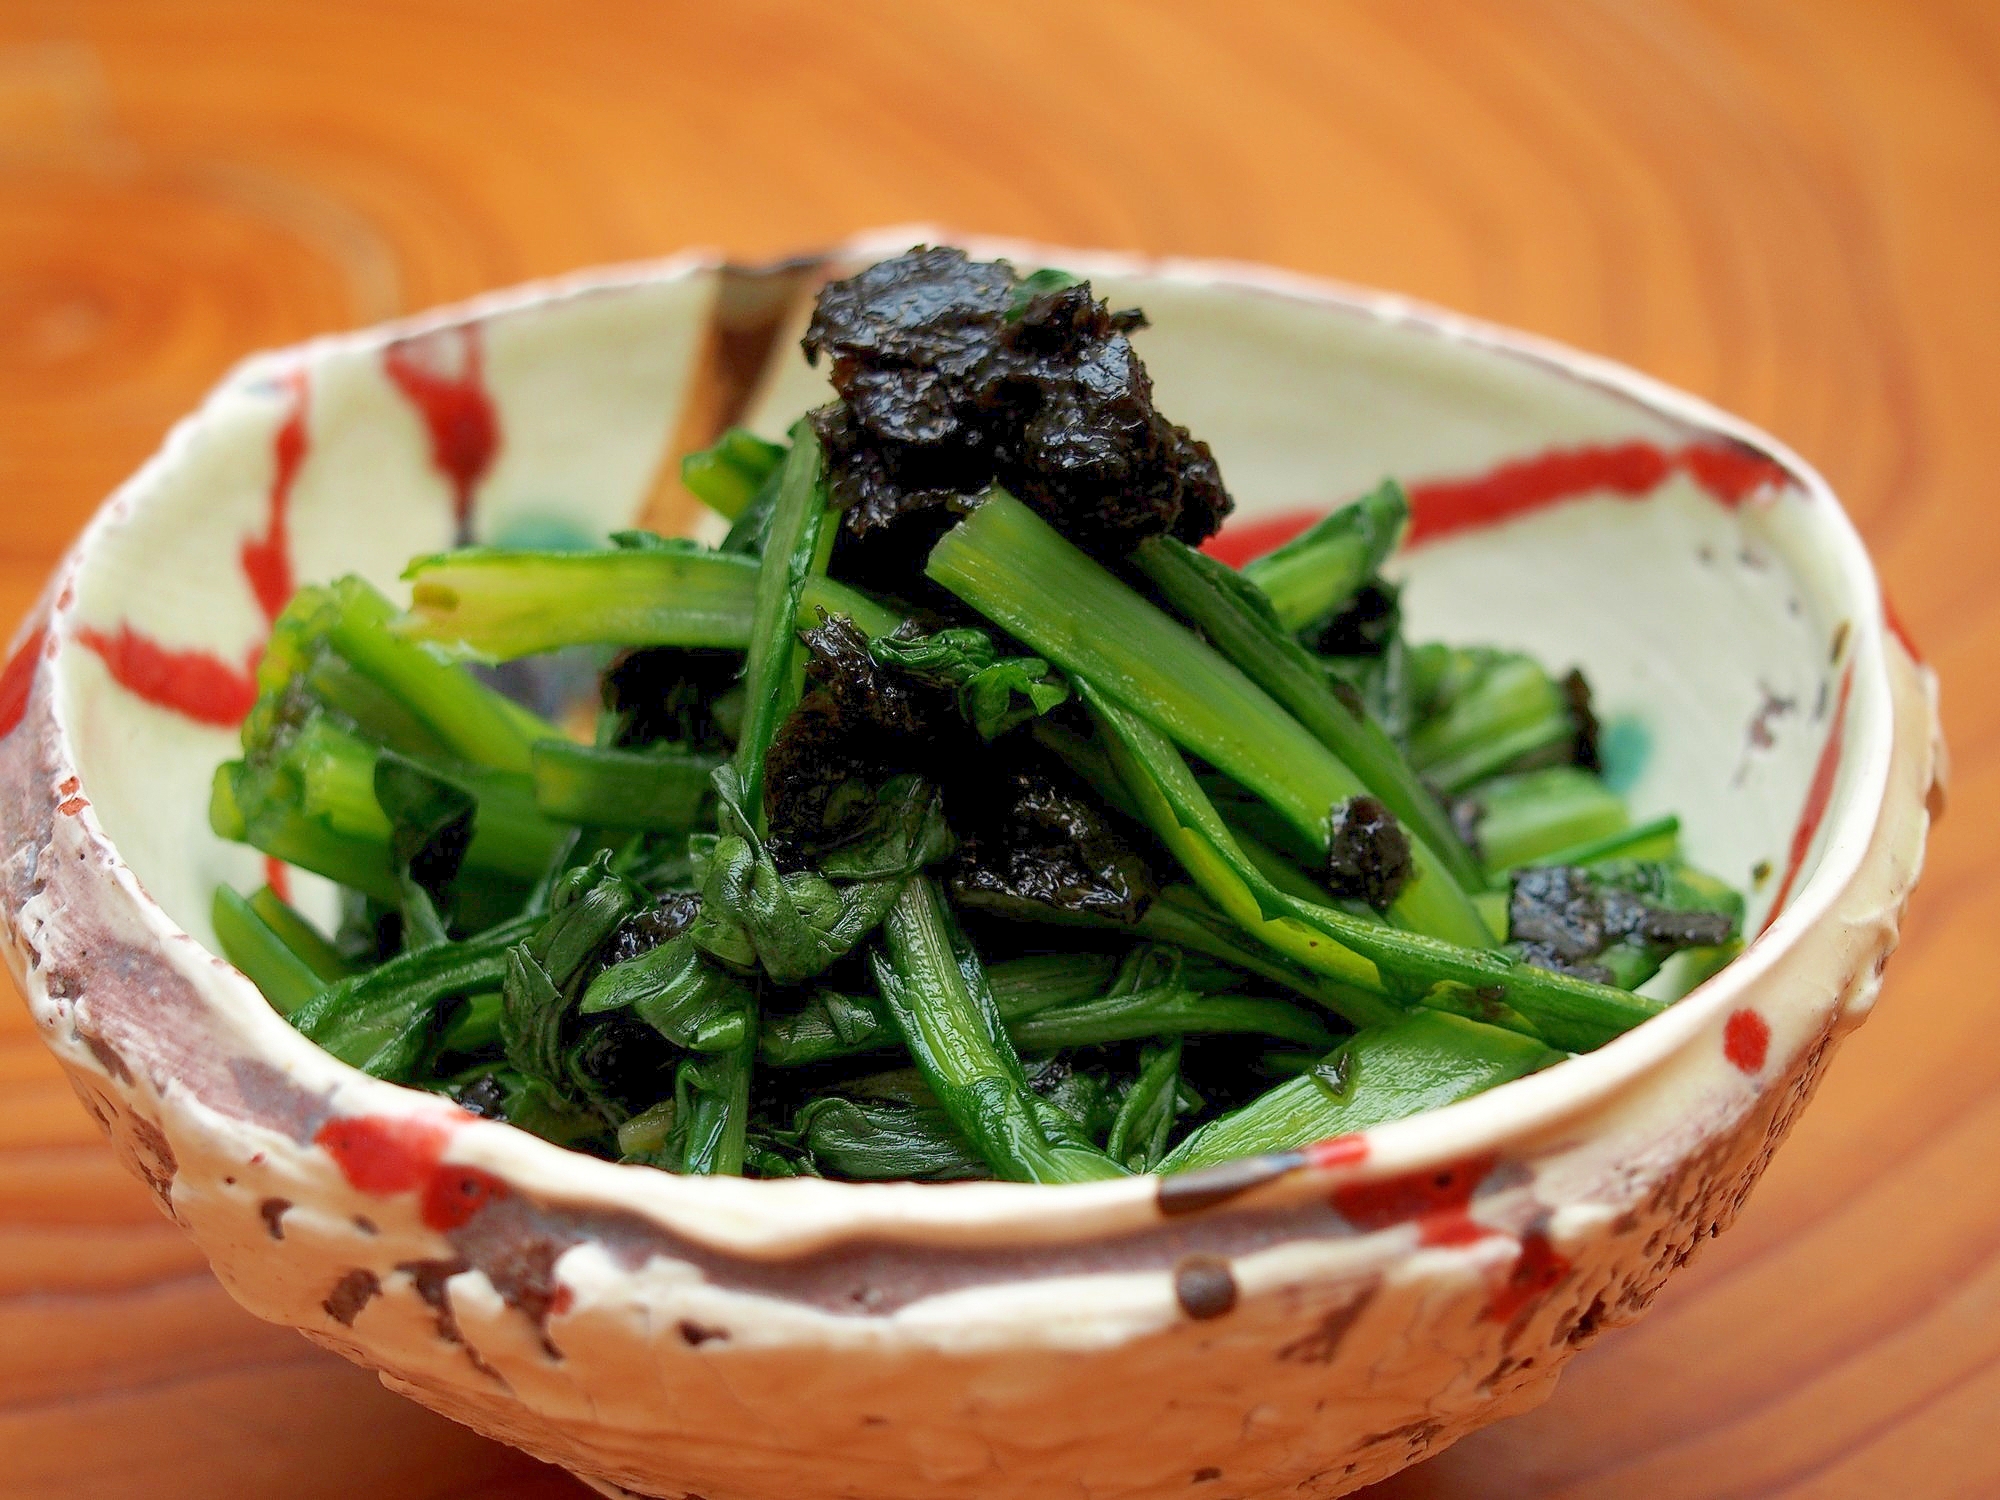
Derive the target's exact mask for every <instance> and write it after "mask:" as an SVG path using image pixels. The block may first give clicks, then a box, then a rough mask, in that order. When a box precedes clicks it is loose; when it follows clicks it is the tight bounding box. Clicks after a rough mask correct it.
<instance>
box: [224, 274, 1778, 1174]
mask: <svg viewBox="0 0 2000 1500" xmlns="http://www.w3.org/2000/svg"><path fill="white" fill-rule="evenodd" d="M1144 327H1145V317H1144V315H1143V314H1142V313H1140V312H1138V311H1136V310H1122V309H1114V308H1112V307H1111V306H1110V305H1109V304H1108V303H1107V302H1105V301H1103V300H1101V299H1099V298H1098V297H1097V296H1096V295H1095V294H1094V293H1093V291H1092V289H1091V287H1090V285H1089V283H1087V282H1084V281H1079V280H1077V279H1076V278H1074V277H1071V276H1069V275H1066V274H1064V273H1063V272H1061V271H1058V270H1038V271H1035V272H1033V273H1032V274H1027V275H1023V274H1022V273H1020V272H1019V271H1017V270H1016V269H1015V268H1014V267H1012V266H1010V265H1008V264H1007V263H1005V262H1001V261H994V262H976V261H972V260H970V259H968V258H967V257H966V256H965V255H964V254H963V253H962V252H961V251H958V250H954V249H950V248H947V247H930V248H927V247H918V248H917V249H914V250H912V251H910V252H909V253H908V254H906V255H902V256H897V257H895V258H893V259H890V260H886V261H883V262H881V263H880V264H877V265H874V266H870V267H867V268H864V269H862V270H861V271H859V272H858V273H856V274H855V275H853V276H850V277H847V278H845V279H843V280H837V281H833V282H830V283H829V284H828V285H827V286H825V287H824V288H823V289H822V291H821V292H820V294H819V298H818V301H817V304H816V306H815V308H814V312H813V316H812V318H811V321H810V323H809V325H808V328H807V331H806V335H805V339H804V351H803V352H804V356H805V358H806V359H807V360H809V361H812V362H815V363H817V364H819V365H820V366H821V367H822V368H823V369H824V370H825V372H826V374H827V376H828V378H829V381H830V385H831V395H832V399H831V400H830V401H829V402H828V403H827V404H826V405H824V406H821V407H819V408H817V409H815V410H813V411H811V412H807V413H805V414H803V415H802V416H801V417H800V418H799V419H798V421H797V422H795V423H794V425H793V426H792V428H791V430H790V431H789V433H787V434H786V435H785V437H784V439H783V440H782V441H773V440H772V439H770V438H767V437H761V436H757V435H754V434H752V433H749V432H745V431H741V430H732V431H730V432H726V433H723V434H722V435H721V436H720V437H718V438H717V440H716V441H715V442H714V443H713V444H712V445H711V446H709V447H708V448H706V449H703V450H702V451H700V452H697V453H693V454H690V455H688V456H687V458H686V459H685V460H684V461H683V464H682V475H683V478H684V480H685V482H686V484H687V486H688V487H689V489H691V490H692V491H693V492H694V493H696V494H697V495H699V496H700V497H701V498H702V499H703V500H704V501H706V502H707V503H708V504H709V505H711V506H712V507H713V508H714V509H715V510H716V512H717V513H718V514H719V515H720V516H721V517H722V518H723V520H724V521H725V522H726V523H727V527H728V529H727V534H726V536H725V538H724V540H723V541H722V542H721V543H720V544H719V545H717V546H714V547H707V546H701V545H698V544H696V543H692V542H687V541H678V540H672V539H667V538H662V537H658V536H654V535H651V534H648V533H644V532H622V533H618V534H616V535H613V536H612V537H610V538H608V539H607V541H606V544H605V546H603V547H602V548H600V549H598V550H595V551H588V552H566V553H554V552H533V551H510V550H505V549H496V548H480V547H468V548H462V549H460V550H458V551H455V552H451V553H446V554H442V555H440V556H435V557H424V558H419V559H417V560H416V561H414V562H413V563H412V564H411V565H410V568H409V571H408V573H407V575H406V576H407V579H408V581H409V584H410V607H409V609H408V610H407V611H398V610H397V609H396V607H395V606H394V605H393V604H391V603H390V601H389V600H388V599H387V598H385V597H384V596H383V595H382V594H380V593H379V592H377V591H376V590H375V589H374V588H372V587H371V586H369V585H368V584H367V583H365V582H363V581H362V580H360V579H358V578H343V579H338V580H335V581H334V582H332V583H329V584H325V585H312V586H309V587H307V588H304V589H302V590H300V591H299V593H298V595H297V596H296V597H295V598H294V599H293V600H292V601H291V603H290V604H289V605H288V607H287V608H286V609H285V611H284V613H283V615H282V616H281V617H280V619H279V621H278V622H277V626H276V628H275V629H274V631H273V633H272V638H271V643H270V646H269V647H268V649H267V650H266V652H265V654H264V658H263V660H262V662H261V664H260V666H259V668H258V677H257V685H258V693H259V696H258V700H257V703H256V706H255V708H254V709H253V710H252V712H251V714H250V716H249V717H248V719H247V720H246V721H245V723H244V726H243V734H242V754H241V756H240V757H239V758H237V759H235V760H232V761H229V762H228V763H226V764H224V765H223V766H221V767H219V768H218V770H217V772H216V778H215V784H214V791H213V796H212V799H211V805H210V818H211V822H212V824H213V826H214V827H215V829H216V830H217V832H218V833H220V834H222V835H223V836H225V837H228V838H232V839H238V840H241V841H243V842H245V843H248V844H251V845H254V846H255V847H257V848H259V849H261V850H263V851H264V852H266V853H267V854H269V855H272V856H274V857H275V858H277V859H279V860H282V861H285V862H287V863H289V864H292V865H296V866H299V867H301V868H303V869H308V870H312V871H315V872H317V873H319V874H321V875H324V876H326V877H328V878H329V879H331V880H332V881H334V882H335V883H336V884H337V885H338V886H339V887H340V888H341V889H342V892H343V898H342V904H341V907H340V910H339V913H338V916H337V920H333V921H329V922H327V923H326V924H324V925H315V923H313V922H311V921H309V920H307V918H306V917H305V916H304V915H303V914H302V913H301V912H299V911H298V910H295V909H294V908H293V907H291V906H290V905H288V904H287V903H286V902H285V901H284V900H282V899H281V898H280V897H279V896H278V894H277V893H276V892H274V891H272V890H270V889H268V888H266V889H260V890H256V891H253V892H250V893H248V894H247V895H246V894H242V893H238V892H236V891H234V890H229V889H221V890H218V891H217V892H216V894H215V907H214V914H213V915H214V925H215V930H216V932H217V934H218V937H219V939H220V941H221V943H222V946H223V949H224V951H225V952H226V953H227V955H228V956H229V958H230V959H231V961H232V962H234V963H235V964H236V965H237V966H238V967H239V968H241V969H242V970H243V971H244V972H245V973H246V974H248V975H249V976H250V977H251V978H252V979H254V980H255V981H256V982H257V984H258V985H259V986H260V987H261V988H262V990H263V992H264V994H265V996H266V997H267V998H268V999H269V1001H270V1003H271V1004H272V1006H273V1007H274V1008H276V1009H277V1010H278V1011H280V1012H281V1013H283V1014H284V1015H285V1016H286V1017H287V1018H289V1019H290V1021H291V1022H292V1024H293V1025H294V1026H296V1027H297V1028H298V1029H299V1030H300V1031H301V1032H302V1033H303V1034H304V1035H306V1036H307V1037H309V1038H311V1039H312V1040H313V1041H314V1042H316V1043H318V1044H319V1045H320V1046H321V1047H323V1048H325V1049H326V1050H327V1051H329V1052H331V1053H332V1054H333V1055H335V1056H336V1057H338V1058H340V1059H342V1060H343V1061H345V1062H347V1063H350V1064H352V1065H353V1066H355V1067H357V1068H361V1069H363V1070H365V1071H367V1072H369V1073H372V1074H375V1075H376V1076H378V1077H381V1078H386V1079H392V1080H394V1081H396V1082H399V1083H404V1084H407V1085H410V1086H411V1087H415V1088H420V1089H426V1090H430V1091H433V1092H436V1093H439V1094H442V1095H445V1096H447V1097H449V1098H451V1099H453V1100H455V1101H456V1102H457V1103H458V1104H460V1105H461V1106H463V1107H464V1108H465V1109H468V1110H470V1111H473V1112H474V1113H476V1114H480V1115H483V1116H487V1117H490V1118H493V1119H497V1120H504V1121H508V1122H510V1123H512V1124H515V1125H518V1126H520V1127H521V1128H523V1129H526V1130H530V1131H533V1132H535V1133H536V1134H539V1135H542V1136H544V1137H546V1138H548V1139H549V1140H552V1141H555V1142H557V1143H559V1144H562V1145H565V1146H570V1147H573V1148H575V1149H578V1150H583V1151H588V1152H592V1153H595V1154H598V1155H602V1156H607V1157H612V1158H615V1159H619V1160H624V1161H630V1162H639V1163H646V1164H649V1165H652V1166H655V1167H659V1168H662V1169H665V1170H668V1171H674V1172H687V1173H741V1174H747V1175H751V1176H763V1177H770V1176H786V1175H795V1174H817V1175H822V1176H828V1177H838V1178H846V1179H852V1180H896V1179H914V1180H925V1181H948V1180H964V1179H968V1178H980V1177H994V1178H1003V1179H1010V1180H1015V1181H1022V1182H1040V1183H1062V1182H1082V1181H1090V1180H1096V1179H1103V1178H1109V1177H1117V1176H1122V1175H1125V1174H1128V1173H1135V1172H1154V1171H1167V1172H1171V1171H1180V1170H1185V1169H1189V1168H1193V1167H1199V1166H1206V1165H1211V1164H1214V1163H1216V1162H1220V1161H1226V1160H1228V1159H1230V1158H1232V1157H1237V1156H1242V1155H1246V1154H1254V1153H1257V1152H1266V1151H1276V1150H1282V1149H1286V1148H1290V1147H1295V1146H1299V1145H1302V1144H1304V1143H1306V1142H1309V1141H1311V1140H1314V1139H1317V1138H1320V1137H1323V1136H1328V1135H1333V1134H1338V1133H1341V1132H1344V1131H1349V1130H1355V1129H1361V1128H1365V1127H1367V1126H1369V1125H1374V1124H1379V1123H1382V1122H1384V1121H1388V1120H1393V1119H1397V1118H1400V1117H1402V1116H1405V1115H1408V1114H1412V1113H1415V1112H1417V1111H1420V1110H1425V1109H1432V1108H1436V1107H1439V1106H1441V1105H1445V1104H1449V1103H1451V1102H1453V1101H1454V1100H1458V1099H1462V1098H1465V1097H1467V1096H1469V1095H1471V1094H1474V1093H1477V1092H1479V1091H1480V1090H1483V1089H1487V1088H1492V1087H1494V1086H1496V1085H1498V1084H1501V1083H1505V1082H1506V1081H1508V1080H1510V1079H1513V1078H1518V1077H1520V1076H1522V1075H1523V1074H1526V1073H1529V1072H1533V1071H1535V1070H1536V1069H1539V1068H1543V1067H1547V1066H1549V1065H1551V1064H1553V1063H1555V1062H1558V1061H1560V1060H1561V1059H1562V1058H1563V1057H1564V1056H1565V1055H1567V1054H1569V1053H1572V1052H1576V1051H1581V1050H1585V1049H1588V1048H1591V1047H1595V1046H1599V1045H1601V1044H1603V1043H1604V1042H1606V1041H1608V1040H1609V1039H1611V1038H1612V1037H1614V1036H1616V1035H1618V1034H1619V1033H1621V1032H1622V1031H1624V1030H1626V1029H1628V1028H1630V1027H1632V1026H1634V1025H1637V1024H1639V1023H1640V1022H1642V1021H1644V1020H1645V1019H1646V1018H1647V1017H1649V1016H1651V1015H1653V1014H1655V1013H1657V1012H1658V1011H1659V1010H1660V1009H1661V1008H1663V1007H1664V1006H1665V1005H1666V1004H1668V1003H1669V997H1670V996H1672V995H1673V994H1675V993H1679V992H1681V991H1682V990H1684V989H1685V988H1686V987H1687V986H1688V985H1690V984H1691V983H1693V982H1695V981H1697V980H1698V979H1699V978H1700V977H1702V976H1703V975H1704V974H1706V973H1707V972H1709V971H1710V970H1712V969H1713V968H1714V967H1716V966H1717V965H1719V964H1721V963H1723V962H1726V961H1727V960H1728V958H1729V957H1730V956H1731V954H1732V953H1733V952H1734V951H1735V949H1736V946H1737V943H1738V940H1739V935H1740V925H1741V919H1742V901H1741V898H1740V896H1739V895H1738V894H1737V893H1736V892H1734V891H1733V890H1731V889H1730V888H1729V887H1728V886H1726V885H1725V884H1724V883H1723V882H1721V881H1719V880H1716V879H1715V878H1714V877H1712V876H1709V875H1705V874H1703V873H1702V872H1700V871H1698V870H1695V869H1692V868H1690V867H1689V866H1688V865H1687V864H1685V862H1683V860H1682V859H1681V857H1680V849H1679V825H1678V823H1677V822H1676V820H1675V819H1673V818H1672V817H1663V818H1654V819H1652V820H1650V821H1647V822H1644V823H1635V822H1634V821H1633V819H1632V818H1631V816H1630V814H1629V812H1628V810H1627V809H1626V807H1625V804H1624V802H1623V801H1622V799H1621V798H1620V797H1619V796H1618V795H1617V794H1616V793H1615V792H1614V791H1613V790H1612V789H1611V788H1610V787H1609V786H1608V785H1607V784H1606V782H1605V781H1604V779H1603V777H1602V776H1601V775H1600V774H1599V766H1598V757H1597V746H1596V736H1595V723H1594V720H1593V718H1592V716H1591V713H1590V707H1589V693H1588V688H1587V686H1586V685H1585V684H1584V683H1583V681H1582V679H1581V677H1580V676H1578V675H1577V674H1575V673H1573V672H1572V673H1568V674H1566V675H1559V674H1557V673H1555V672H1552V671H1551V670H1550V669H1549V668H1548V667H1547V666H1545V665H1544V664H1542V663H1539V662H1535V661H1532V660H1530V659H1528V658H1526V657H1524V656H1521V655H1519V654H1517V653H1512V652H1506V651H1501V650H1497V649H1494V648H1491V647H1486V646H1481V645H1478V644H1476V643H1473V644H1464V643H1435V642H1416V641H1411V640H1408V639H1407V638H1406V636H1405V634H1404V631H1403V627H1402V619H1401V612H1400V608H1399V600H1398V595H1397V590H1396V586H1395V584H1394V583H1393V581H1392V580H1390V579H1388V578H1386V577H1385V576H1384V574H1383V571H1382V570H1383V568H1384V567H1385V565H1387V564H1388V563H1389V561H1390V559H1391V557H1392V555H1393V552H1394V549H1395V547H1396V544H1397V541H1398V538H1399V537H1400V536H1401V534H1402V532H1403V530H1404V528H1405V525H1406V522H1407V520H1408V506H1407V503H1406V502H1405V500H1404V498H1403V495H1402V492H1401V491H1400V490H1399V489H1398V488H1397V487H1396V485H1395V484H1394V483H1393V482H1392V481H1385V482H1384V483H1383V484H1382V485H1381V486H1380V487H1378V488H1377V489H1375V490H1374V491H1372V492H1370V493H1368V494H1366V495H1363V496H1361V497H1359V498H1358V499H1356V500H1354V501H1353V502H1352V503H1351V504H1349V505H1347V506H1345V507H1343V508H1341V509H1338V510H1336V511H1334V512H1333V513H1332V514H1330V515H1329V516H1328V517H1327V518H1326V519H1325V520H1324V521H1322V522H1320V523H1319V524H1318V525H1316V526H1314V527H1312V528H1311V529H1310V530H1308V531H1307V532H1305V533H1304V534H1303V535H1302V536H1300V537H1298V538H1296V539H1295V540H1293V541H1291V542H1289V543H1287V544H1286V545H1284V546H1283V547H1281V548H1279V549H1277V550H1276V551H1274V552H1272V553H1270V554H1269V555H1267V556H1265V557H1262V558H1259V559H1257V560H1255V561H1254V562H1252V563H1250V564H1249V565H1247V566H1245V567H1244V568H1242V569H1234V568H1230V567H1227V566H1224V565H1223V564H1221V563H1219V562H1217V561H1215V560H1214V559H1212V558H1210V557H1208V556H1206V555H1205V554H1204V553H1203V552H1202V551H1201V550H1200V549H1201V544H1202V543H1203V542H1204V541H1206V540H1207V539H1208V538H1209V537H1211V536H1212V535H1214V533H1215V532H1216V531H1217V529H1218V528H1219V527H1220V526H1221V525H1222V523H1223V521H1224V519H1225V518H1226V517H1227V516H1228V514H1229V512H1230V509H1231V501H1230V498H1229V494H1228V491H1227V489H1226V488H1225V486H1224V482H1223V478H1222V475H1221V473H1220V471H1219V469H1218V468H1217V465H1216V463H1215V459H1214V456H1213V455H1212V454H1211V453H1210V451H1209V449H1208V448H1207V446H1206V445H1205V444H1204V443H1202V442H1201V441H1200V439H1199V438H1197V437H1196V436H1194V435H1193V434H1191V433H1190V432H1188V430H1187V429H1186V428H1185V427H1182V426H1179V425H1177V424H1176V423H1174V422H1173V421H1172V420H1171V419H1170V418H1169V417H1167V416H1166V415H1165V414H1164V413H1162V412H1161V411H1160V409H1159V408H1158V406H1157V405H1156V403H1155V401H1154V393H1153V388H1152V382H1151V380H1150V378H1149V376H1148V375H1147V372H1146V368H1145V365H1144V363H1143V362H1142V361H1141V359H1140V357H1139V354H1138V349H1137V345H1136V344H1135V341H1134V340H1135V336H1136V335H1139V333H1140V330H1142V329H1143V328H1144ZM559 651H560V652H567V653H570V655H569V656H568V657H566V658H565V659H566V660H575V659H576V653H577V652H594V653H595V654H596V658H597V661H598V678H599V688H600V693H599V699H600V701H599V703H598V705H597V707H596V710H595V712H594V714H593V713H589V712H587V711H585V712H582V713H579V714H577V715H574V716H572V717H571V718H570V719H566V720H565V721H564V723H562V724H560V725H559V724H557V723H554V722H551V721H549V720H546V719H543V718H541V717H539V716H538V715H536V714H535V713H532V712H530V711H529V710H527V709H525V708H523V707H521V706H519V705H517V704H516V703H514V702H512V701H510V700H509V699H508V698H507V697H505V696H503V695H502V694H501V693H500V692H499V691H498V690H496V688H495V687H494V686H493V685H492V684H493V682H494V681H495V680H496V679H495V678H494V677H493V675H492V674H490V673H489V672H487V671H486V670H485V669H486V668H487V667H489V666H491V665H493V664H497V663H503V662H510V661H515V660H518V659H521V658H527V657H536V656H541V655H544V654H547V653H554V652H559ZM585 708H586V709H587V705H586V706H585Z"/></svg>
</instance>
